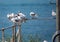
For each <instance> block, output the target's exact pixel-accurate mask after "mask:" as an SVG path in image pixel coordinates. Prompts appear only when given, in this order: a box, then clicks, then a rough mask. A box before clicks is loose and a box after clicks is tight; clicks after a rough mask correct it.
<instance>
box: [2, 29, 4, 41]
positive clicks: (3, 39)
mask: <svg viewBox="0 0 60 42" xmlns="http://www.w3.org/2000/svg"><path fill="white" fill-rule="evenodd" d="M2 42H5V39H4V28H2Z"/></svg>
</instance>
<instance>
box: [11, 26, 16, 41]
mask: <svg viewBox="0 0 60 42" xmlns="http://www.w3.org/2000/svg"><path fill="white" fill-rule="evenodd" d="M12 42H16V26H15V25H14V26H13V28H12Z"/></svg>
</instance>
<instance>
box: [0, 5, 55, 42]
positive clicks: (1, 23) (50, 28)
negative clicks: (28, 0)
mask: <svg viewBox="0 0 60 42" xmlns="http://www.w3.org/2000/svg"><path fill="white" fill-rule="evenodd" d="M52 9H53V10H54V11H56V5H55V4H15V5H0V29H1V28H3V27H4V28H5V27H8V26H11V25H12V22H10V21H9V20H8V19H7V14H8V13H15V14H16V13H17V12H18V11H21V12H22V13H24V14H25V15H26V17H27V18H31V17H30V15H29V13H30V12H31V11H33V12H35V13H36V14H38V15H39V16H38V17H39V18H49V17H52V15H51V12H52ZM21 31H22V35H24V37H27V35H30V34H32V35H35V34H38V35H39V37H40V38H41V39H42V40H47V41H48V42H52V36H53V34H54V33H55V31H56V19H51V20H28V21H26V23H23V24H22V26H21ZM10 32H11V30H10V31H9V32H7V34H9V35H11V33H10ZM0 34H1V32H0ZM0 38H1V35H0Z"/></svg>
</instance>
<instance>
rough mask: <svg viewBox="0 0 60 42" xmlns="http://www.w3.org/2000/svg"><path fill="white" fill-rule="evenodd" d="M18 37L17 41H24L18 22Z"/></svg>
mask: <svg viewBox="0 0 60 42" xmlns="http://www.w3.org/2000/svg"><path fill="white" fill-rule="evenodd" d="M18 30H19V31H18V39H17V42H22V40H21V25H20V24H19V23H18Z"/></svg>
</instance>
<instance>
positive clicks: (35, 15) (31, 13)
mask: <svg viewBox="0 0 60 42" xmlns="http://www.w3.org/2000/svg"><path fill="white" fill-rule="evenodd" d="M30 16H31V17H32V19H36V18H37V17H38V16H37V14H35V13H34V12H30Z"/></svg>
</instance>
